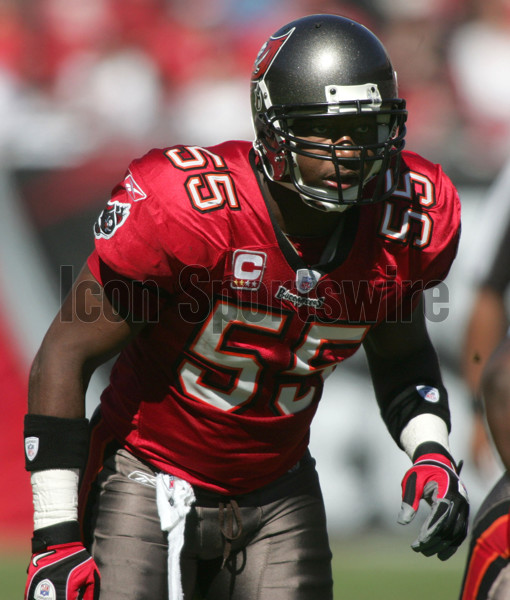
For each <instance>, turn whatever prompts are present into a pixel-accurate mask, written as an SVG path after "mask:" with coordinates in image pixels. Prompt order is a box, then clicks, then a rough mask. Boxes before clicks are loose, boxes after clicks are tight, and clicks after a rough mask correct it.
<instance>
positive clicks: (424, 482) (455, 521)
mask: <svg viewBox="0 0 510 600" xmlns="http://www.w3.org/2000/svg"><path fill="white" fill-rule="evenodd" d="M420 450H421V451H420ZM461 466H462V465H461ZM459 472H460V468H459V469H457V467H456V466H455V463H454V461H453V459H452V458H451V456H449V454H448V453H447V452H446V450H445V449H444V448H443V447H442V446H441V445H440V444H435V443H426V444H422V445H421V446H419V447H418V450H417V453H416V454H415V456H414V464H413V466H412V467H411V468H410V469H409V471H407V473H406V474H405V476H404V479H403V480H402V508H401V510H400V513H399V515H398V522H399V523H401V524H402V525H406V524H407V523H410V522H411V521H412V520H413V519H414V517H415V515H416V511H417V510H418V505H419V503H420V500H421V499H422V498H423V499H424V500H426V501H427V502H428V503H429V505H430V507H431V510H430V515H429V516H428V518H427V519H426V520H425V523H424V524H423V526H422V528H421V530H420V533H419V535H418V538H417V539H416V540H415V541H414V542H413V544H411V548H412V549H413V550H414V551H415V552H421V553H423V554H424V555H425V556H432V555H433V554H437V556H438V558H439V559H440V560H446V559H448V558H450V556H452V555H453V554H454V553H455V551H456V550H457V548H458V547H459V546H460V544H461V543H462V542H463V541H464V538H465V537H466V534H467V526H468V516H469V502H468V497H467V493H466V489H465V487H464V485H463V483H462V482H461V480H460V479H459V476H458V473H459Z"/></svg>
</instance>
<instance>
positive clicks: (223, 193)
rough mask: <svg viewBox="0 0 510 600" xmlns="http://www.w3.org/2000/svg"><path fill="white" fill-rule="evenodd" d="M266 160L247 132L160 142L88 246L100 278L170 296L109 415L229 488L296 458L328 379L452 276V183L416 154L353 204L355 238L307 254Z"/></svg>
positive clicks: (153, 449)
mask: <svg viewBox="0 0 510 600" xmlns="http://www.w3.org/2000/svg"><path fill="white" fill-rule="evenodd" d="M255 168H256V167H255V158H254V153H253V150H252V149H251V144H250V143H249V142H237V141H236V142H226V143H224V144H221V145H218V146H215V147H211V148H199V147H185V146H177V147H173V148H167V149H155V150H152V151H150V152H149V153H148V154H147V155H146V156H144V157H143V158H141V159H139V160H135V161H133V162H132V164H131V165H130V167H129V170H128V172H127V174H126V177H125V179H124V181H123V182H122V183H121V184H119V185H118V186H117V187H116V188H115V190H114V192H113V195H112V198H111V200H110V201H109V203H108V205H107V207H106V209H105V210H104V211H103V213H102V214H101V216H100V218H99V220H98V222H97V223H96V226H95V235H96V250H95V252H94V253H93V254H92V255H91V257H90V258H89V266H90V268H91V270H92V273H93V274H94V276H95V277H96V278H97V279H98V280H99V281H100V282H101V283H102V284H103V285H107V284H108V282H109V280H111V279H112V278H115V274H119V275H121V276H123V277H126V278H129V279H132V280H136V281H140V282H145V283H146V284H147V286H148V287H149V288H151V289H152V292H151V294H154V293H157V294H158V296H159V304H158V310H159V312H158V314H157V316H156V317H155V318H151V319H150V321H151V322H150V323H149V324H148V325H147V327H146V328H145V329H144V330H143V332H142V334H141V335H139V336H137V338H136V339H134V340H133V341H132V342H131V343H130V344H129V345H128V346H127V347H126V348H125V349H124V350H123V351H122V353H121V354H120V357H119V358H118V360H117V361H116V363H115V365H114V367H113V370H112V375H111V382H110V386H109V387H108V388H107V389H106V390H105V391H104V393H103V394H102V397H101V406H102V414H103V417H104V419H105V420H106V422H107V424H108V426H109V427H110V428H111V430H112V432H113V433H114V435H115V436H116V437H117V439H118V440H119V441H120V442H121V443H122V444H124V445H125V446H126V447H127V448H128V449H130V450H131V451H132V452H133V453H135V454H136V455H137V456H139V457H141V458H143V459H145V460H146V461H148V462H150V463H151V464H153V465H154V466H156V467H157V468H160V469H162V470H164V471H167V472H171V473H174V474H175V475H178V476H180V477H183V478H184V479H186V480H188V481H189V482H191V483H192V484H196V485H199V486H202V487H205V488H208V489H210V490H214V491H218V492H221V493H228V494H239V493H245V492H249V491H252V490H254V489H256V488H258V487H260V486H262V485H265V484H267V483H269V482H270V481H272V480H274V479H275V478H277V477H278V476H280V475H281V474H283V473H284V472H285V471H287V470H288V469H289V468H291V467H292V466H293V465H294V464H295V463H296V462H297V461H298V460H299V458H300V457H301V456H302V454H303V452H304V451H305V449H306V447H307V445H308V441H309V427H310V423H311V421H312V418H313V416H314V413H315V411H316V409H317V404H318V402H319V399H320V396H321V392H322V388H323V384H324V380H325V378H326V377H327V376H328V375H329V374H330V373H331V372H332V371H333V369H334V368H335V365H337V364H338V363H339V362H341V361H343V360H344V359H345V358H347V357H349V356H351V355H352V354H353V353H354V352H355V351H356V350H357V349H358V348H359V346H360V344H361V343H362V341H363V339H364V338H365V336H366V335H367V333H368V331H369V330H370V327H372V326H373V325H374V324H376V323H378V322H380V321H381V320H383V319H385V318H394V316H395V315H396V314H397V313H398V311H399V310H409V307H410V306H411V305H412V304H413V298H414V299H416V297H417V296H419V292H420V291H421V290H422V289H424V288H425V287H427V286H430V285H434V284H436V283H438V282H439V281H440V280H442V279H443V278H444V277H445V276H446V274H447V272H448V270H449V268H450V265H451V263H452V261H453V258H454V256H455V253H456V249H457V245H458V237H459V231H460V207H459V201H458V197H457V193H456V191H455V188H454V187H453V185H452V183H451V182H450V180H449V179H448V178H447V177H446V176H445V175H444V174H443V172H442V170H441V168H440V167H439V166H437V165H434V164H431V163H430V162H428V161H426V160H424V159H423V158H421V157H419V156H417V155H416V154H412V153H410V152H405V153H404V154H403V163H402V176H401V180H400V182H399V184H398V186H397V189H396V191H395V193H394V194H393V196H392V197H391V198H390V199H389V200H387V201H385V202H381V203H377V204H374V205H373V206H364V207H361V208H351V209H350V210H349V211H348V213H347V214H348V216H347V225H348V228H347V231H346V232H345V231H344V234H343V235H344V236H347V237H349V236H350V242H349V246H348V247H347V249H346V250H345V251H343V252H337V253H336V254H335V253H333V255H332V258H331V260H329V262H327V264H326V265H322V266H312V267H310V265H307V264H306V263H305V262H304V261H303V260H302V259H301V258H300V257H299V256H298V254H297V253H296V252H295V251H294V249H293V247H292V246H291V244H290V243H289V241H288V240H287V239H286V238H285V236H284V235H283V234H282V232H281V231H280V230H279V228H278V227H277V226H276V225H275V224H274V221H273V219H272V217H271V212H270V210H269V209H268V206H267V204H266V200H265V199H264V196H263V194H262V192H261V190H260V188H259V185H258V180H257V177H256V176H255ZM387 183H388V185H390V184H391V182H389V181H388V182H387ZM315 254H316V253H315ZM341 401H343V399H342V398H339V402H341Z"/></svg>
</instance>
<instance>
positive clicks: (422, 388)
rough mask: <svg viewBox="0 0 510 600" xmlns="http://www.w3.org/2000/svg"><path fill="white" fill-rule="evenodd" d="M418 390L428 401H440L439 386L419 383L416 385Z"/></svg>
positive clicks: (434, 402)
mask: <svg viewBox="0 0 510 600" xmlns="http://www.w3.org/2000/svg"><path fill="white" fill-rule="evenodd" d="M416 390H417V392H418V394H420V396H421V397H422V398H423V399H424V400H426V401H427V402H432V403H433V404H436V403H437V402H439V390H438V389H437V388H435V387H430V386H428V385H418V386H416Z"/></svg>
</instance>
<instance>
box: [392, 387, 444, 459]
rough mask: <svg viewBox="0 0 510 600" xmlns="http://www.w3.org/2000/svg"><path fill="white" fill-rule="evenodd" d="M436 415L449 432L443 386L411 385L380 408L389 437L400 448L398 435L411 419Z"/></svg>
mask: <svg viewBox="0 0 510 600" xmlns="http://www.w3.org/2000/svg"><path fill="white" fill-rule="evenodd" d="M423 414H429V415H436V416H437V417H439V418H440V419H442V420H443V421H444V422H445V423H446V427H447V428H448V432H450V430H451V421H450V408H449V405H448V392H447V391H446V388H445V387H444V386H443V385H441V384H440V385H438V386H437V387H433V386H431V385H423V384H421V385H412V386H409V387H408V388H406V389H405V390H404V391H403V392H401V393H400V394H398V395H397V396H396V397H395V398H394V399H393V400H392V401H391V402H389V403H388V404H387V405H385V406H383V407H382V408H381V415H382V418H383V420H384V422H385V424H386V427H387V428H388V431H389V432H390V434H391V436H392V437H393V439H394V440H395V442H396V443H397V444H398V446H399V447H400V448H402V444H401V443H400V434H401V433H402V431H403V429H404V428H405V426H406V425H407V424H408V423H409V421H410V420H411V419H414V417H417V416H418V415H423Z"/></svg>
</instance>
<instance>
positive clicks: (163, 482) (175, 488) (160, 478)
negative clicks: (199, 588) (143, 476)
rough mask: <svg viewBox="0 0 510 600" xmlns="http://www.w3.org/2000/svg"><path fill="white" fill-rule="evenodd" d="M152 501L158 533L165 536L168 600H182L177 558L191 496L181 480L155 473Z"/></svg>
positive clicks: (186, 484) (185, 484)
mask: <svg viewBox="0 0 510 600" xmlns="http://www.w3.org/2000/svg"><path fill="white" fill-rule="evenodd" d="M156 501H157V505H158V514H159V520H160V521H161V529H162V530H163V531H166V532H167V534H168V600H183V598H184V595H183V591H182V579H181V564H180V557H181V550H182V546H183V544H184V526H185V524H186V515H187V514H188V512H189V511H190V509H191V506H192V505H193V503H194V502H195V494H194V492H193V488H192V487H191V485H190V484H189V483H188V482H187V481H184V479H180V478H179V477H175V476H173V475H168V474H167V473H158V474H157V476H156Z"/></svg>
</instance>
